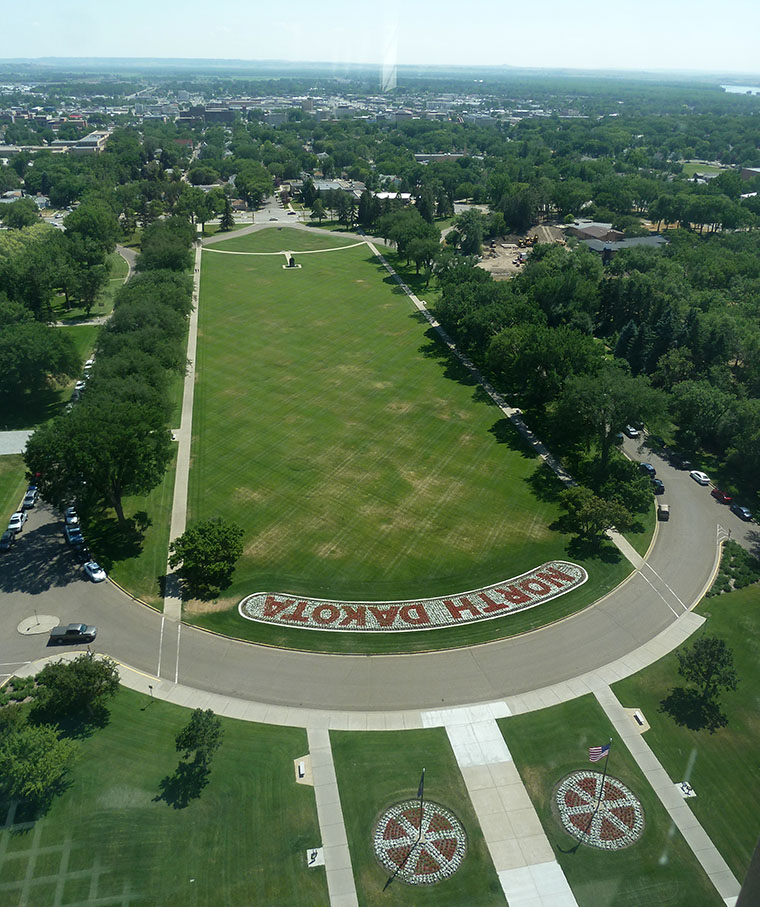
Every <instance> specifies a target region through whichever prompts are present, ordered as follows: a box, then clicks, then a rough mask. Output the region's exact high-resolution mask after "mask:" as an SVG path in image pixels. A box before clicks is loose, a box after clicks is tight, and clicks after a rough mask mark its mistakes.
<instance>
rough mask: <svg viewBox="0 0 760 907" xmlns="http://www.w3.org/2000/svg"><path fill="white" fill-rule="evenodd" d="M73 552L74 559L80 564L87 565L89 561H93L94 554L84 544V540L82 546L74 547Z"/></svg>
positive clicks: (72, 547)
mask: <svg viewBox="0 0 760 907" xmlns="http://www.w3.org/2000/svg"><path fill="white" fill-rule="evenodd" d="M71 550H72V551H73V553H74V557H75V558H76V560H77V563H79V564H86V563H87V561H91V560H92V552H91V551H90V549H89V548H88V547H87V545H85V544H84V540H83V541H82V543H81V544H77V545H72V546H71Z"/></svg>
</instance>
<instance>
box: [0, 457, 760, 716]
mask: <svg viewBox="0 0 760 907" xmlns="http://www.w3.org/2000/svg"><path fill="white" fill-rule="evenodd" d="M626 443H627V444H628V452H629V453H631V454H632V455H633V456H634V457H635V458H637V459H648V460H650V461H651V462H653V463H654V464H655V466H656V467H657V472H658V475H660V476H661V477H662V478H663V479H664V481H665V484H666V488H667V492H666V495H665V497H664V498H663V500H665V501H667V502H668V503H670V504H671V508H672V515H671V519H670V521H669V522H668V523H661V524H660V527H659V534H658V537H657V541H656V543H655V545H654V547H653V548H652V551H651V552H650V556H649V558H648V560H647V562H646V564H645V565H643V566H642V567H640V568H639V569H638V570H636V571H635V572H634V574H633V575H632V576H631V578H629V579H628V580H627V581H626V582H625V583H624V584H623V585H621V586H620V587H618V588H617V589H616V590H615V591H613V592H612V593H611V594H609V595H608V596H607V597H606V598H605V599H602V600H601V601H600V602H597V603H596V604H595V605H593V606H592V607H590V608H588V609H586V610H585V611H583V612H581V613H579V614H576V615H575V616H573V617H571V618H568V619H567V620H565V621H562V622H561V623H558V624H554V625H552V626H549V627H546V628H544V629H542V630H538V631H536V632H534V633H530V634H526V635H524V636H520V637H517V638H514V639H508V640H502V641H499V642H493V643H489V644H487V645H483V646H479V647H475V648H471V649H462V650H455V651H447V652H440V653H434V654H422V655H408V656H401V655H399V656H349V655H342V656H326V655H315V654H310V653H301V652H290V651H283V650H275V649H268V648H266V647H263V646H257V645H252V644H248V643H242V642H237V641H235V640H229V639H226V638H223V637H218V636H214V635H212V634H209V633H205V632H203V631H201V630H196V629H194V628H192V627H190V626H188V625H186V624H183V625H179V624H177V623H175V622H173V621H169V620H164V618H163V616H162V615H161V614H159V613H157V612H155V611H152V610H151V609H149V608H146V607H145V606H143V605H140V604H138V603H136V602H134V601H132V600H131V599H130V598H129V597H128V596H126V595H125V594H124V593H123V592H122V591H121V590H119V589H118V588H117V587H116V586H114V585H112V584H111V583H104V584H101V585H94V584H92V583H90V582H88V581H86V580H84V579H83V578H82V573H81V568H79V567H78V566H77V565H75V564H74V562H73V560H72V558H71V555H70V553H69V551H68V550H67V547H66V545H65V543H64V542H63V539H62V536H61V522H60V519H59V518H58V517H57V516H56V515H55V514H54V513H53V512H52V511H50V510H48V509H47V508H45V507H44V506H43V507H38V508H36V509H34V510H32V511H31V512H30V519H29V522H28V523H27V527H26V528H25V529H24V531H23V533H22V534H21V536H20V537H19V539H18V543H17V544H16V545H15V546H14V549H13V550H12V551H11V552H9V553H7V554H5V555H4V556H3V559H2V571H1V572H0V594H2V612H1V613H2V629H3V630H4V633H3V646H2V657H0V662H2V666H0V673H3V672H4V673H10V672H12V671H13V670H15V668H16V667H17V666H20V665H21V664H23V663H25V662H28V661H31V660H34V659H37V658H40V657H42V656H43V655H46V654H50V650H49V649H47V647H46V643H47V638H46V636H30V637H22V636H21V635H20V634H18V633H17V632H16V630H15V628H16V626H17V624H18V623H19V622H20V621H21V620H22V619H23V618H25V617H28V616H30V615H32V614H33V612H34V611H35V610H36V611H37V613H38V614H54V615H56V616H58V617H59V618H60V621H61V622H62V623H67V622H69V621H75V620H76V621H85V622H87V623H91V624H96V625H97V626H98V627H99V633H98V638H97V641H96V644H94V645H93V647H92V648H93V649H94V650H95V651H103V652H107V653H108V654H109V655H112V656H113V657H114V658H116V659H117V660H119V661H122V662H124V663H125V664H128V665H131V666H132V667H134V668H137V669H138V670H141V671H144V672H145V673H148V674H151V675H155V676H160V677H162V678H163V679H166V680H170V681H178V682H180V683H183V684H185V685H187V686H191V687H194V688H197V689H203V690H209V691H212V692H216V693H221V694H226V695H231V696H235V697H239V698H243V699H250V700H254V701H258V702H265V703H272V704H277V705H291V706H300V707H304V708H315V709H327V710H332V711H342V710H355V709H360V710H369V711H371V710H382V711H389V710H404V709H410V708H430V707H434V706H438V707H440V706H441V704H445V705H447V706H449V705H459V704H465V703H467V704H469V703H474V702H485V701H490V700H494V699H500V698H504V697H506V696H510V695H516V694H519V693H523V692H527V691H530V690H534V689H538V688H540V687H544V686H548V685H550V684H552V683H556V682H559V681H562V680H568V679H571V678H573V677H576V676H578V675H581V674H584V673H586V672H588V671H593V670H594V669H596V668H600V667H602V666H604V665H606V664H608V663H610V662H612V661H615V660H616V659H618V658H621V657H623V656H625V655H627V654H628V653H630V652H631V651H633V650H635V649H637V648H638V647H639V646H641V645H643V644H644V643H646V642H648V641H649V640H651V639H652V638H653V637H654V636H656V635H657V633H659V632H660V631H661V630H663V629H664V628H665V627H666V626H668V625H669V624H670V623H672V622H673V621H675V620H676V619H677V618H678V617H679V616H680V615H681V614H683V613H684V612H685V611H686V610H687V609H688V608H689V607H690V606H691V605H692V604H693V603H695V602H696V601H697V600H698V599H699V598H700V596H701V594H702V593H703V591H704V589H705V586H706V584H707V583H708V582H709V580H710V578H711V576H712V572H713V568H714V564H715V558H716V552H717V544H716V543H717V540H718V535H719V531H721V530H720V527H723V528H724V529H725V530H728V529H730V530H731V533H732V536H733V537H740V539H743V540H744V541H745V543H750V544H751V543H754V541H755V535H756V534H755V533H754V530H753V524H750V527H749V528H748V526H747V524H744V523H742V522H741V521H740V520H739V519H738V518H737V517H735V516H734V515H733V514H732V513H730V512H729V510H728V508H727V507H724V506H721V505H720V504H718V503H717V502H716V501H715V500H714V499H713V498H712V497H711V496H710V493H709V489H708V488H703V487H700V486H697V485H696V484H695V483H694V482H693V481H692V480H691V479H690V478H689V476H688V473H686V472H682V471H678V470H676V469H674V468H672V467H671V466H669V465H668V464H667V463H665V461H663V460H661V459H660V458H658V457H657V456H655V455H645V452H638V451H637V447H636V445H634V444H632V443H631V442H626ZM724 534H725V533H724ZM455 591H458V590H452V592H455ZM53 651H57V650H53Z"/></svg>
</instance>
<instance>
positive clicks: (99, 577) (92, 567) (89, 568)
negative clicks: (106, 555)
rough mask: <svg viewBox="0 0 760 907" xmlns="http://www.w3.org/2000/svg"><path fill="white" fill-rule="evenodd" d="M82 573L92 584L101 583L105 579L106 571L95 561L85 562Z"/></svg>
mask: <svg viewBox="0 0 760 907" xmlns="http://www.w3.org/2000/svg"><path fill="white" fill-rule="evenodd" d="M84 572H85V573H86V574H87V576H89V577H90V579H91V580H92V581H93V583H102V582H103V580H104V579H106V571H105V570H104V569H103V568H102V567H101V566H100V564H98V563H96V562H95V561H87V563H86V564H85V565H84Z"/></svg>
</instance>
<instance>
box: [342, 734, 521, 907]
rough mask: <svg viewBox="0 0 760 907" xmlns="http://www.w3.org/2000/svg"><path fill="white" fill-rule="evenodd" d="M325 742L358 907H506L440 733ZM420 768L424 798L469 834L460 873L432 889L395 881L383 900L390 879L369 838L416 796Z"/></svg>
mask: <svg viewBox="0 0 760 907" xmlns="http://www.w3.org/2000/svg"><path fill="white" fill-rule="evenodd" d="M330 740H331V743H332V750H333V760H334V762H335V773H336V775H337V778H338V789H339V791H340V801H341V806H342V808H343V818H344V820H345V823H346V834H347V836H348V844H349V849H350V851H351V863H352V866H353V870H354V881H355V883H356V888H357V894H358V896H359V903H360V904H362V905H368V907H369V905H375V904H392V905H410V907H417V905H419V907H424V905H426V904H441V905H451V907H461V905H465V904H466V905H467V907H479V905H482V907H492V905H497V904H505V903H506V902H505V900H504V896H503V894H502V891H501V886H500V884H499V878H498V876H497V874H496V871H495V870H494V867H493V863H492V862H491V858H490V856H489V854H488V850H487V849H486V845H485V841H484V839H483V835H482V832H481V831H480V826H479V824H478V820H477V818H476V816H475V812H474V810H473V808H472V804H471V802H470V797H469V794H468V793H467V789H466V788H465V786H464V781H463V780H462V775H461V773H460V771H459V767H458V766H457V762H456V759H455V757H454V754H453V752H452V751H451V745H450V744H449V741H448V737H447V736H446V731H445V730H444V729H443V728H431V729H429V730H424V731H375V732H371V733H358V732H352V731H345V732H344V731H332V732H331V733H330ZM423 766H424V767H425V769H426V774H425V796H426V798H428V799H429V800H432V801H434V802H437V803H440V804H441V805H443V806H446V807H448V808H449V809H450V810H452V811H453V812H454V813H455V814H456V815H457V816H458V818H459V819H460V821H461V822H462V825H463V826H464V829H465V831H466V833H467V854H466V856H465V858H464V861H463V863H462V866H461V867H460V869H459V870H458V871H457V872H456V873H455V874H454V875H453V876H451V877H450V878H449V879H446V880H445V881H443V882H440V883H438V884H437V885H431V886H414V887H412V886H408V885H406V884H404V883H402V882H398V881H397V882H394V883H393V884H392V885H391V886H390V887H389V888H388V890H387V891H385V892H383V885H384V884H385V882H386V880H387V879H388V875H389V874H388V873H387V872H386V871H385V869H383V868H382V867H381V866H380V865H379V863H378V862H377V860H376V858H375V855H374V852H373V850H372V831H373V829H374V827H375V823H376V822H377V819H378V817H379V814H380V813H381V812H382V811H383V810H385V809H387V808H388V807H389V806H392V805H393V804H394V803H397V802H398V801H399V800H406V799H409V798H412V797H414V796H415V794H416V793H417V784H418V782H419V778H420V772H421V770H422V767H423Z"/></svg>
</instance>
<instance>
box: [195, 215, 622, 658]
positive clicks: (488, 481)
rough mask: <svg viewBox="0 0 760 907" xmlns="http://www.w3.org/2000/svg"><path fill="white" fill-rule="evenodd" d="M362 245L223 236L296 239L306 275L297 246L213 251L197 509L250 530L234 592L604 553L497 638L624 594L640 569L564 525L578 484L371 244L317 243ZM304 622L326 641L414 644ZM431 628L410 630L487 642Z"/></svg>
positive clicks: (324, 589)
mask: <svg viewBox="0 0 760 907" xmlns="http://www.w3.org/2000/svg"><path fill="white" fill-rule="evenodd" d="M350 242H351V240H348V239H343V240H342V241H341V240H340V239H339V238H338V237H334V236H329V235H328V236H318V235H314V234H307V233H304V232H301V231H295V230H288V229H286V228H284V229H282V230H280V229H277V230H274V229H273V230H265V231H261V232H259V233H254V234H249V235H247V236H243V237H238V238H236V239H232V240H230V241H229V242H226V243H223V244H220V245H219V246H215V248H219V247H222V248H224V249H229V250H233V251H244V250H251V251H278V250H281V249H283V248H288V249H289V250H292V251H294V252H295V254H296V260H297V261H298V262H299V263H301V264H302V268H301V269H300V270H296V271H290V272H287V271H284V270H283V268H282V265H283V264H284V258H280V257H279V256H277V255H273V256H260V257H259V256H250V257H248V256H242V255H240V256H238V255H219V254H214V253H213V252H210V251H206V252H204V255H203V266H202V270H201V301H200V313H199V314H200V322H199V342H198V378H197V385H196V395H195V407H194V423H193V462H192V468H191V473H190V492H189V509H190V517H191V519H201V518H207V517H213V516H217V515H223V516H224V517H225V518H227V519H230V520H232V521H233V522H236V523H238V524H239V525H241V526H242V527H243V528H244V530H245V542H244V544H245V551H244V555H243V558H242V559H241V561H240V562H239V564H238V567H237V571H236V573H235V577H234V582H233V585H232V586H231V588H230V589H229V590H227V592H226V593H225V595H226V598H225V602H228V603H229V604H230V605H234V604H236V602H237V601H238V600H239V599H240V598H242V597H243V596H244V595H246V594H249V593H251V592H256V591H261V590H271V591H288V592H292V593H301V594H311V595H319V596H324V597H326V598H334V599H346V598H357V599H362V600H380V601H382V600H398V599H404V598H411V597H415V596H421V597H425V596H434V595H437V594H443V593H452V592H457V591H464V590H467V589H473V588H477V587H478V586H479V585H484V584H488V583H492V582H497V581H499V580H502V579H507V578H509V577H512V576H515V575H518V574H520V573H522V572H524V571H526V570H529V569H531V568H532V567H535V566H537V565H539V564H541V563H544V562H545V561H547V560H550V559H552V558H557V557H560V558H569V559H571V560H574V561H576V562H581V563H584V564H585V565H586V567H587V569H588V570H589V573H590V577H591V578H590V580H589V583H587V585H586V586H585V587H583V589H581V590H578V592H576V593H573V596H572V597H571V596H570V595H568V596H565V597H562V598H561V599H558V600H557V601H556V602H554V603H552V605H551V606H549V605H546V606H543V607H542V608H539V609H535V610H534V611H533V612H528V614H526V615H524V616H523V617H522V618H521V621H522V622H520V620H518V619H517V618H507V619H506V620H504V619H502V620H501V621H490V622H488V623H487V624H480V625H478V626H479V629H476V630H474V631H472V632H473V633H474V634H475V637H477V638H480V639H486V638H489V637H490V636H493V635H494V634H497V635H508V634H510V633H513V632H518V631H521V630H524V629H528V628H530V627H532V626H535V625H536V624H537V623H544V622H546V620H547V619H548V618H549V617H551V618H552V619H553V618H554V617H557V616H562V615H564V614H565V613H567V609H568V608H573V609H577V608H579V607H582V606H583V605H584V604H587V603H589V602H590V601H593V600H595V599H596V598H598V597H599V595H601V594H603V593H604V592H606V591H608V590H609V589H610V588H611V587H612V586H613V585H614V584H616V583H617V582H619V581H620V580H622V579H623V578H624V576H626V575H627V573H628V571H629V565H628V564H627V563H624V562H622V561H621V560H620V558H619V557H618V556H617V553H616V552H615V551H613V550H612V549H611V547H608V548H606V549H605V550H604V552H603V553H602V554H601V556H596V555H595V554H594V553H593V552H592V553H587V552H584V551H579V550H577V548H576V547H573V544H572V543H569V539H568V538H567V537H566V536H563V535H561V534H560V533H558V532H556V531H554V530H552V529H550V528H549V527H550V525H551V524H552V523H553V522H554V521H555V520H556V519H557V517H558V516H559V512H560V511H559V507H558V504H557V501H556V496H557V492H558V490H559V486H558V484H557V483H556V481H555V480H554V479H553V478H552V477H551V476H550V475H548V474H547V473H546V471H545V469H544V468H543V467H542V466H541V465H540V461H539V460H538V459H537V458H536V457H535V456H534V455H533V453H532V451H528V450H526V448H525V447H524V445H523V442H522V441H521V440H520V438H519V436H518V435H517V433H516V431H515V430H514V429H513V428H512V426H511V424H510V423H509V422H508V420H506V419H505V418H504V417H503V415H502V414H501V412H500V411H499V410H498V409H497V408H496V407H495V406H494V405H493V404H492V403H491V402H490V400H489V399H488V398H487V396H486V395H485V393H484V392H483V391H482V390H481V389H480V387H479V386H477V385H476V384H475V383H474V380H473V379H472V377H471V376H470V375H469V373H468V372H466V370H464V369H463V367H462V366H461V365H459V364H458V363H457V361H456V360H454V359H453V358H452V357H451V355H450V353H449V352H448V350H446V348H445V347H444V346H443V345H442V344H441V343H440V342H439V341H438V340H437V338H436V337H435V335H434V334H433V333H432V331H431V330H430V329H429V328H428V326H427V323H426V322H424V321H423V320H421V316H419V314H418V313H416V312H415V311H414V310H413V307H412V305H411V303H410V302H409V300H408V299H407V298H406V297H405V295H404V294H403V293H402V292H401V290H400V289H399V288H398V287H397V286H396V285H395V283H394V282H393V281H392V279H391V278H390V276H389V275H387V273H386V272H385V270H384V269H383V268H382V267H381V266H380V265H379V264H378V262H377V260H376V259H375V258H374V257H373V256H372V255H371V254H370V253H369V251H368V250H367V248H366V247H365V246H359V247H355V248H351V249H345V250H341V251H337V252H332V253H325V254H314V255H306V254H301V255H300V256H299V252H302V251H303V250H305V249H315V248H316V249H325V248H330V247H332V246H335V245H336V244H342V245H347V244H349V243H350ZM198 622H199V623H203V624H204V625H205V626H209V627H213V628H214V629H218V630H221V631H222V632H231V633H232V634H233V635H246V636H247V637H250V638H260V639H263V640H266V641H267V642H271V643H274V644H281V643H282V642H283V641H284V640H285V638H286V636H287V639H288V640H289V641H290V642H291V643H292V641H293V640H294V638H295V637H294V636H292V635H288V634H283V633H282V631H279V630H275V629H273V628H272V627H271V626H265V625H258V624H255V623H253V622H250V621H243V620H242V619H241V618H239V617H237V615H236V614H235V613H234V612H233V613H232V614H224V613H221V614H220V613H216V614H207V615H203V616H202V617H199V618H198ZM484 627H485V629H483V628H484ZM294 632H295V633H299V631H290V634H292V633H294ZM468 632H469V631H468ZM299 635H300V637H301V638H299V639H298V642H297V643H296V644H298V645H304V646H308V647H312V648H319V647H321V646H324V645H326V644H327V645H330V644H332V645H336V646H337V647H338V648H341V647H345V646H349V647H350V646H359V647H360V650H366V649H365V648H364V647H367V646H370V647H374V648H376V649H378V650H382V649H385V648H387V647H389V646H397V645H398V640H391V639H385V637H383V639H381V640H379V641H378V640H375V641H372V640H371V639H368V638H367V637H366V636H364V637H362V638H361V639H358V640H357V639H356V635H355V634H352V635H351V637H350V638H349V639H348V641H347V642H346V643H343V642H339V641H337V640H335V634H317V633H313V632H308V631H300V634H299ZM413 635H414V636H416V637H417V638H416V640H412V638H411V637H412V635H411V634H404V641H405V642H404V645H408V646H411V647H413V648H414V647H416V648H430V647H431V646H437V645H438V644H441V645H457V644H462V643H464V642H465V641H471V640H469V639H468V640H465V638H464V637H463V636H462V635H461V633H460V635H457V633H456V632H454V633H453V634H452V633H450V632H448V631H436V633H435V634H431V633H430V632H427V633H418V634H413ZM433 636H436V637H438V638H436V639H433ZM331 641H332V642H331Z"/></svg>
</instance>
